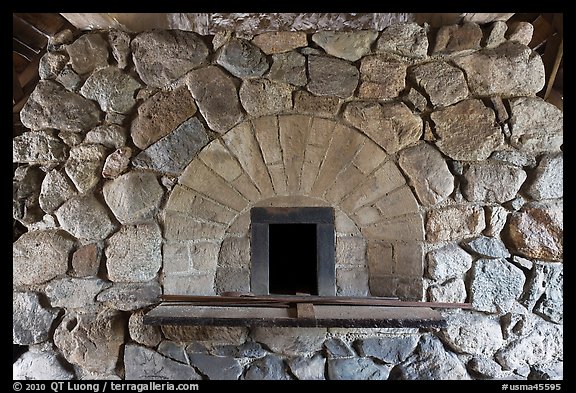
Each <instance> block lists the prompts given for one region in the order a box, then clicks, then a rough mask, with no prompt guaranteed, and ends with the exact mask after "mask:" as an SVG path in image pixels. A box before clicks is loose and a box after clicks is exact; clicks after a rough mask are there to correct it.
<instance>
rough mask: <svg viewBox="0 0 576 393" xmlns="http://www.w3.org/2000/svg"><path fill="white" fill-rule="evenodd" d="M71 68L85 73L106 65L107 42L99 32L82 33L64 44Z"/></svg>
mask: <svg viewBox="0 0 576 393" xmlns="http://www.w3.org/2000/svg"><path fill="white" fill-rule="evenodd" d="M66 51H68V55H69V56H70V63H72V68H73V69H74V71H76V72H77V73H79V74H86V73H88V72H92V71H94V70H96V69H98V68H102V67H106V66H107V65H108V44H107V43H106V41H105V40H104V38H102V36H101V35H100V34H97V33H95V34H84V35H81V36H80V37H78V39H77V40H76V41H74V42H73V43H72V44H70V45H66Z"/></svg>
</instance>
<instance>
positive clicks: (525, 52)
mask: <svg viewBox="0 0 576 393" xmlns="http://www.w3.org/2000/svg"><path fill="white" fill-rule="evenodd" d="M454 63H455V64H456V65H457V66H458V67H460V68H461V69H463V70H464V72H465V73H466V79H467V81H468V87H469V88H470V91H471V92H472V94H474V95H476V96H490V95H503V96H507V97H510V96H522V95H527V96H529V95H534V94H535V93H537V92H539V91H540V90H542V88H543V87H544V82H545V74H544V64H543V63H542V58H541V57H540V55H539V54H538V53H537V52H535V51H533V50H532V49H530V48H528V47H527V46H524V45H522V44H519V43H517V42H506V43H504V44H502V45H500V46H498V47H497V48H494V49H484V50H481V51H479V52H475V53H471V54H469V55H466V56H461V57H457V58H455V59H454Z"/></svg>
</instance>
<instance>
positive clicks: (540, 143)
mask: <svg viewBox="0 0 576 393" xmlns="http://www.w3.org/2000/svg"><path fill="white" fill-rule="evenodd" d="M510 110H511V116H510V125H511V127H512V135H511V136H510V144H511V145H512V146H513V147H515V148H517V149H519V150H521V151H523V152H527V153H534V154H537V153H542V152H557V151H560V147H561V146H562V143H563V124H564V123H563V121H564V113H563V112H562V111H561V110H560V109H558V108H557V107H555V106H554V105H552V104H550V103H548V102H546V101H544V100H543V99H541V98H540V97H520V98H514V99H511V100H510Z"/></svg>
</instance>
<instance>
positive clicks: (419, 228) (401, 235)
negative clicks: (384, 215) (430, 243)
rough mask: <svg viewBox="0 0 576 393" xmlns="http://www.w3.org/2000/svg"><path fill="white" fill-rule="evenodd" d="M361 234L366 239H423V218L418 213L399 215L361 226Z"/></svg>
mask: <svg viewBox="0 0 576 393" xmlns="http://www.w3.org/2000/svg"><path fill="white" fill-rule="evenodd" d="M362 234H363V235H364V236H365V237H366V238H368V239H380V240H404V241H414V240H416V241H423V240H424V220H423V219H422V216H420V214H408V215H405V216H399V217H395V218H392V219H390V220H386V221H381V222H378V223H376V224H373V225H370V226H368V227H365V228H362Z"/></svg>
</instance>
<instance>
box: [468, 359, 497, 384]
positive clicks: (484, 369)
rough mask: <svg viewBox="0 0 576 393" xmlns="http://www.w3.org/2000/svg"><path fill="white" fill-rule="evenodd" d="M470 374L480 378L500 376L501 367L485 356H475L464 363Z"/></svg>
mask: <svg viewBox="0 0 576 393" xmlns="http://www.w3.org/2000/svg"><path fill="white" fill-rule="evenodd" d="M466 368H467V369H468V372H469V373H470V375H472V376H473V377H476V378H480V379H498V378H502V367H501V366H500V365H499V364H498V363H496V362H495V361H494V360H492V358H491V357H487V356H475V357H473V358H472V359H470V361H469V362H468V363H467V364H466Z"/></svg>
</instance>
